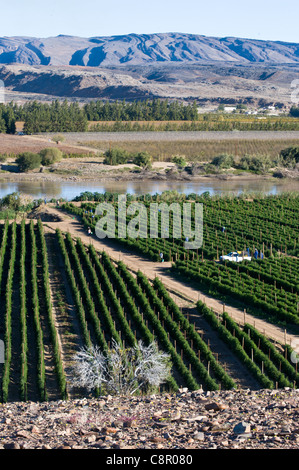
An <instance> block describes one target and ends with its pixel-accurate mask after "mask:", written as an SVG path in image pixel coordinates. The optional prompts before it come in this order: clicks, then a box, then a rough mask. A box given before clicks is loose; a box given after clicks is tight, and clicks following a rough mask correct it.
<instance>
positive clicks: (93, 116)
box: [84, 99, 198, 121]
mask: <svg viewBox="0 0 299 470" xmlns="http://www.w3.org/2000/svg"><path fill="white" fill-rule="evenodd" d="M84 111H85V113H86V116H87V118H88V120H89V121H195V120H197V118H198V112H197V104H196V102H195V101H194V102H193V104H189V103H188V104H184V103H182V102H178V101H172V102H169V101H168V100H160V99H153V100H146V101H134V102H132V103H127V102H126V101H125V100H123V101H113V102H109V101H106V102H103V101H92V102H90V103H87V104H85V105H84Z"/></svg>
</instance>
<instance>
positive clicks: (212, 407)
mask: <svg viewBox="0 0 299 470" xmlns="http://www.w3.org/2000/svg"><path fill="white" fill-rule="evenodd" d="M205 409H206V410H208V411H220V410H226V409H227V405H224V404H223V403H216V402H213V403H207V404H206V405H205Z"/></svg>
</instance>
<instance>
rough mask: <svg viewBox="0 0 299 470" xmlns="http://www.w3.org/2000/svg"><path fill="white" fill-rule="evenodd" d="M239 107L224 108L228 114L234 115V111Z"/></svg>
mask: <svg viewBox="0 0 299 470" xmlns="http://www.w3.org/2000/svg"><path fill="white" fill-rule="evenodd" d="M236 109H237V107H236V106H224V111H225V112H226V113H232V112H233V111H236Z"/></svg>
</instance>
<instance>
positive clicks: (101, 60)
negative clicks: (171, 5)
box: [0, 33, 299, 107]
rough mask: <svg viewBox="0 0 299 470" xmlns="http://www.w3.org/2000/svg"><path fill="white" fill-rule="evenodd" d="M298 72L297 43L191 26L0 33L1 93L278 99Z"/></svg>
mask: <svg viewBox="0 0 299 470" xmlns="http://www.w3.org/2000/svg"><path fill="white" fill-rule="evenodd" d="M298 78H299V44H292V43H283V42H274V41H259V40H254V39H240V38H228V37H227V38H212V37H205V36H199V35H194V34H180V33H165V34H128V35H126V36H113V37H94V38H79V37H73V36H63V35H60V36H57V37H52V38H46V39H37V38H30V37H10V38H7V37H5V38H0V80H3V81H4V84H5V90H6V99H8V100H21V101H26V100H28V99H39V100H46V101H48V100H51V99H53V98H55V97H61V98H62V97H67V98H73V99H76V100H78V99H79V100H82V101H85V100H88V99H95V98H96V99H112V100H113V99H127V100H135V99H147V98H149V99H151V98H153V97H159V98H169V99H183V100H193V99H196V100H197V102H198V104H199V105H204V106H207V107H208V106H215V105H217V103H219V102H221V103H238V102H242V103H249V104H250V103H251V104H252V105H254V106H255V105H256V104H258V103H261V102H265V103H268V104H269V103H277V102H278V103H283V104H284V105H286V106H287V107H290V106H291V104H292V103H291V91H292V90H291V83H292V81H293V80H295V79H298Z"/></svg>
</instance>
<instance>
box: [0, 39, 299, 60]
mask: <svg viewBox="0 0 299 470" xmlns="http://www.w3.org/2000/svg"><path fill="white" fill-rule="evenodd" d="M207 62H210V63H211V62H218V63H219V62H231V63H243V64H248V63H272V64H286V63H288V64H298V63H299V44H296V43H285V42H280V41H265V40H255V39H241V38H234V37H225V38H216V37H206V36H201V35H195V34H184V33H163V34H162V33H161V34H128V35H122V36H111V37H92V38H81V37H75V36H65V35H59V36H57V37H50V38H43V39H41V38H32V37H2V38H0V63H1V64H11V63H19V64H27V65H57V66H61V65H62V66H63V65H73V66H89V67H98V66H118V65H122V64H127V65H128V64H130V65H145V64H153V63H207Z"/></svg>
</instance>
